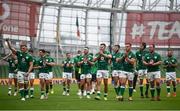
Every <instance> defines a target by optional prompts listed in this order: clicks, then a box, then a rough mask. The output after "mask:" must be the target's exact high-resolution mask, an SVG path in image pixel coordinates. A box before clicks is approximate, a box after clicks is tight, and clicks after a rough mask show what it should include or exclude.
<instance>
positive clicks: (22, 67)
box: [16, 51, 33, 72]
mask: <svg viewBox="0 0 180 111" xmlns="http://www.w3.org/2000/svg"><path fill="white" fill-rule="evenodd" d="M16 55H17V58H18V71H22V72H28V70H29V67H30V65H29V63H30V62H33V58H32V56H31V55H30V54H29V53H27V52H21V51H17V52H16Z"/></svg>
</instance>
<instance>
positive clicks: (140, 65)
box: [136, 50, 149, 70]
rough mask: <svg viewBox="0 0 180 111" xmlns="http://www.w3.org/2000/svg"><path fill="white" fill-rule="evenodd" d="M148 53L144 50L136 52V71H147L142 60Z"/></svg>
mask: <svg viewBox="0 0 180 111" xmlns="http://www.w3.org/2000/svg"><path fill="white" fill-rule="evenodd" d="M148 53H149V52H148V51H146V50H138V51H137V52H136V59H137V70H141V69H147V67H146V66H145V65H144V64H143V59H144V57H145V55H146V54H148Z"/></svg>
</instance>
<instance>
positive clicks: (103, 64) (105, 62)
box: [95, 51, 110, 70]
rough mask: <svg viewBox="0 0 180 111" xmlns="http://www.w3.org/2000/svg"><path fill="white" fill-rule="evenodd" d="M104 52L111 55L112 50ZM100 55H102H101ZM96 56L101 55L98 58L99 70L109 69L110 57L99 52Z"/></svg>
mask: <svg viewBox="0 0 180 111" xmlns="http://www.w3.org/2000/svg"><path fill="white" fill-rule="evenodd" d="M104 54H106V55H109V54H110V52H108V51H104ZM99 56H100V57H99ZM95 57H99V59H98V60H97V64H98V66H97V68H98V70H108V60H109V59H108V58H105V57H104V56H102V55H99V53H97V54H96V55H95Z"/></svg>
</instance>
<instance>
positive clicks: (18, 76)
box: [7, 40, 177, 101]
mask: <svg viewBox="0 0 180 111" xmlns="http://www.w3.org/2000/svg"><path fill="white" fill-rule="evenodd" d="M7 43H8V46H9V49H10V50H11V51H12V54H11V57H10V58H9V59H8V62H9V92H8V94H9V95H11V85H12V79H13V78H15V79H14V81H15V93H14V95H17V86H18V89H19V92H20V94H21V100H23V101H25V98H28V97H29V94H28V92H29V89H30V97H31V98H32V97H33V92H34V87H33V81H34V78H35V73H34V72H33V69H38V70H39V79H40V86H41V87H40V88H41V96H40V99H47V98H48V93H49V87H50V92H51V93H53V89H52V78H53V73H52V67H53V66H54V65H57V64H55V62H54V60H53V59H52V58H51V57H50V56H49V53H48V52H46V51H45V50H44V49H40V50H39V58H38V59H37V58H36V57H34V56H33V55H32V52H33V51H32V50H29V52H28V51H27V50H28V49H27V46H26V45H24V44H20V50H21V51H17V50H15V49H14V48H12V47H11V44H10V42H9V41H8V40H7ZM161 64H163V66H164V68H165V69H166V82H167V96H168V97H170V96H171V93H170V88H171V87H170V85H171V82H172V85H173V96H174V97H175V96H176V72H175V68H176V67H177V60H176V58H175V57H174V56H173V51H172V50H168V55H167V58H166V59H165V60H164V61H163V62H162V59H161V56H160V55H159V54H158V53H156V52H155V45H154V44H151V45H149V50H147V49H146V44H145V43H142V44H141V45H140V48H139V50H138V51H137V52H136V53H135V54H134V53H133V52H132V51H131V44H130V43H126V44H125V50H124V51H121V50H120V46H119V45H114V46H113V52H112V54H111V53H110V52H108V51H107V50H106V45H105V44H104V43H102V44H100V47H99V50H98V53H97V54H95V55H93V54H92V53H89V48H88V47H84V50H83V54H81V51H80V50H79V51H78V54H77V56H76V57H75V58H72V57H71V54H70V53H66V58H65V60H64V61H63V62H62V64H61V65H60V66H61V67H62V68H63V74H62V78H63V95H67V96H69V95H70V84H71V80H72V77H73V72H75V78H76V80H77V83H78V89H79V91H78V95H79V97H80V98H82V97H83V96H86V97H87V98H88V99H90V98H91V94H93V93H95V92H96V94H97V95H96V96H95V99H96V100H101V92H100V91H101V82H102V80H103V85H104V100H108V98H107V97H108V79H109V77H110V75H109V74H110V72H109V70H110V68H111V71H112V72H111V74H112V80H113V86H114V89H115V93H116V98H117V99H118V100H119V101H123V100H124V92H125V89H126V83H128V89H129V97H128V100H129V101H132V100H133V98H132V97H133V87H135V84H136V80H137V78H136V77H139V82H140V83H139V86H140V96H141V97H142V98H144V91H143V79H144V78H145V79H146V91H145V97H147V98H148V97H149V94H148V90H149V84H150V93H151V100H152V101H154V100H157V101H160V100H161V99H160V93H161V73H160V68H159V66H160V65H161ZM137 75H138V76H137ZM17 83H18V85H17ZM155 89H156V92H157V95H156V96H155ZM155 97H156V98H155Z"/></svg>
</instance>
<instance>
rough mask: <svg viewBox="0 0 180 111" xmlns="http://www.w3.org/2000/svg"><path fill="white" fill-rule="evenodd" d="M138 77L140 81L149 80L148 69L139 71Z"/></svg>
mask: <svg viewBox="0 0 180 111" xmlns="http://www.w3.org/2000/svg"><path fill="white" fill-rule="evenodd" d="M138 76H139V79H144V78H147V70H146V69H141V70H138Z"/></svg>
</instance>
